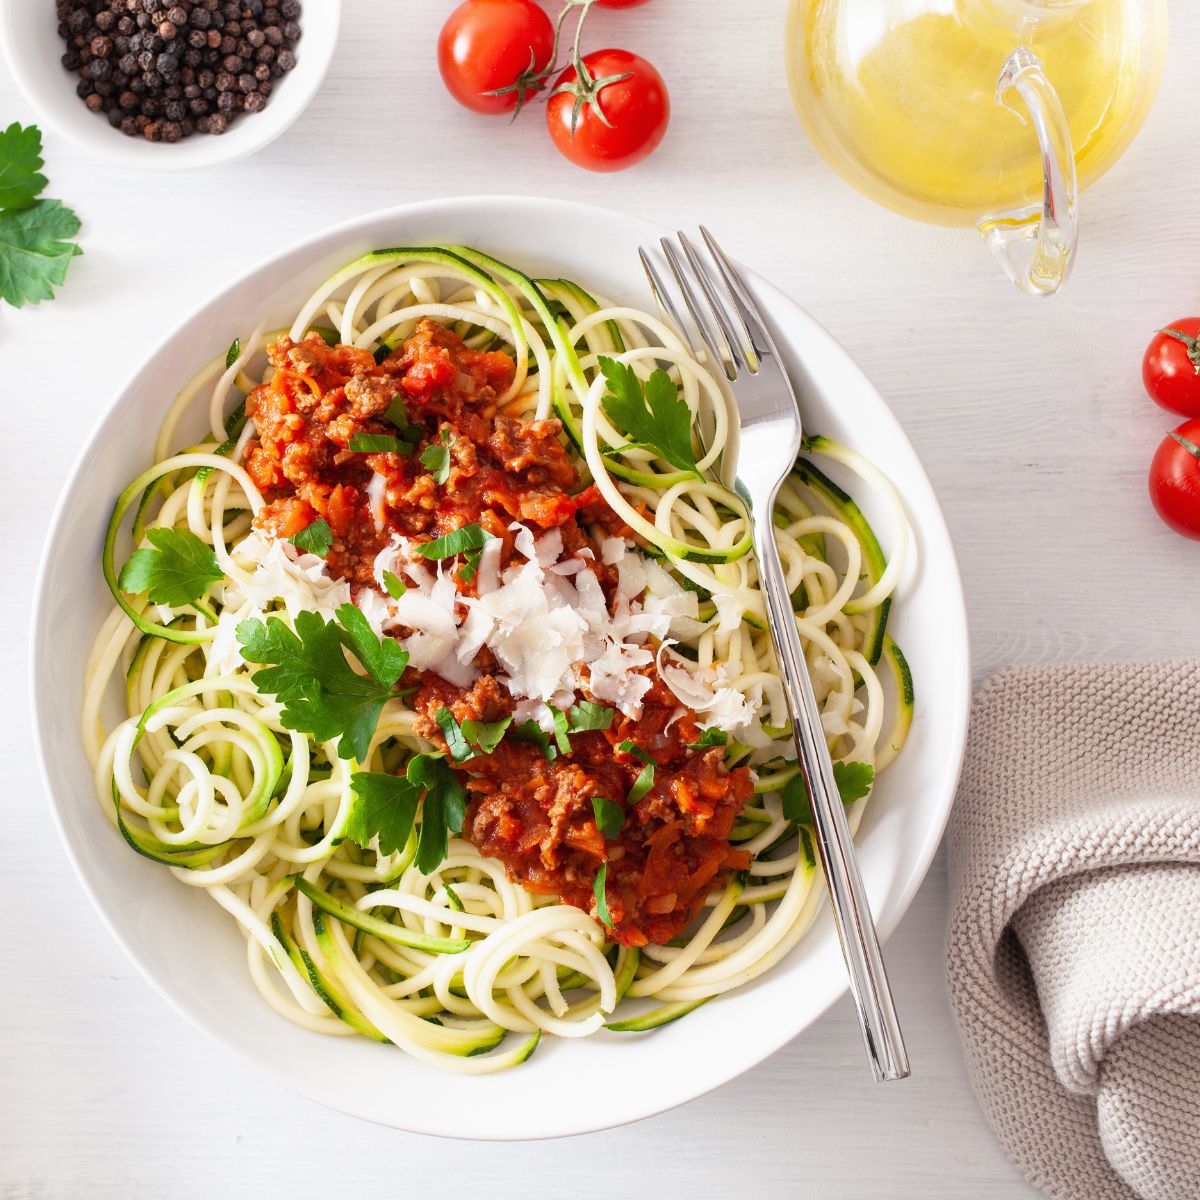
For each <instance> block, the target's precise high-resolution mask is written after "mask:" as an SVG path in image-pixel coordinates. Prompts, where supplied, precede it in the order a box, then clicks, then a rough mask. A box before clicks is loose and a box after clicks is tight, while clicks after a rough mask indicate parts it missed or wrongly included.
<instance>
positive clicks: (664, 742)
mask: <svg viewBox="0 0 1200 1200" xmlns="http://www.w3.org/2000/svg"><path fill="white" fill-rule="evenodd" d="M267 353H268V357H269V359H270V362H271V364H272V365H273V366H274V368H275V373H274V376H273V378H272V380H271V382H270V383H268V384H264V385H263V386H261V387H258V388H255V389H254V391H252V392H251V393H250V395H249V397H248V398H247V401H246V411H247V414H248V415H249V417H250V418H251V419H252V420H253V421H254V424H255V433H256V436H255V437H254V438H253V439H252V440H251V441H250V442H249V443H248V444H247V447H246V453H245V467H246V470H247V472H248V473H249V475H250V477H251V479H253V480H254V482H255V484H256V485H257V486H258V487H259V488H260V489H261V490H262V492H263V494H264V497H265V499H266V501H267V503H266V505H265V506H264V508H263V509H262V510H261V511H260V513H259V514H258V516H257V517H256V518H255V523H256V525H257V526H258V527H259V528H260V529H262V530H263V531H264V532H267V533H269V534H271V535H273V536H276V537H282V538H290V537H292V536H293V535H294V534H296V533H297V532H299V531H300V530H301V529H304V528H305V527H307V526H308V525H310V524H311V523H312V522H313V521H315V520H317V519H318V518H323V519H324V520H325V521H327V522H328V524H329V527H330V529H331V531H332V533H333V537H334V541H333V546H332V548H331V549H330V551H329V553H328V555H327V556H326V562H327V564H328V567H329V569H330V571H331V573H333V574H334V575H336V576H338V577H340V578H343V579H347V580H349V581H350V582H352V583H356V584H359V585H365V586H372V587H374V586H375V581H374V571H373V564H374V559H375V557H376V555H377V554H378V553H379V551H380V550H381V549H383V547H384V546H385V545H387V544H388V542H389V541H390V539H391V536H392V534H393V533H400V534H403V535H404V536H405V537H409V538H412V539H413V540H415V541H429V540H432V539H433V538H437V537H441V536H443V535H445V534H447V533H450V532H452V531H453V530H455V529H459V528H461V527H462V526H464V525H468V524H479V525H481V526H483V528H484V529H486V530H487V531H488V532H489V533H491V534H493V535H494V536H495V537H497V538H500V539H502V541H503V547H502V562H507V560H508V558H509V557H510V556H511V554H512V552H513V537H514V535H513V533H512V531H511V530H510V528H509V526H510V525H512V523H513V522H514V521H520V522H521V523H523V524H525V525H526V526H529V527H533V528H534V530H535V532H536V531H537V530H544V529H552V528H556V529H559V530H560V531H561V532H562V536H563V545H564V550H565V552H566V553H568V554H569V553H570V552H571V551H573V550H577V549H580V548H582V547H584V546H591V547H592V549H593V552H595V553H596V562H597V564H598V563H599V554H598V552H597V551H598V547H597V546H595V545H594V544H593V542H592V539H591V538H590V536H589V534H588V532H587V531H586V529H585V528H584V525H583V524H581V521H582V522H583V523H584V524H588V525H598V526H599V527H600V528H601V529H602V530H603V531H605V532H606V533H608V534H615V535H622V536H623V535H626V534H628V532H629V531H628V529H627V528H626V527H625V526H624V525H623V524H622V522H621V521H620V520H619V519H618V518H617V517H616V515H615V514H614V513H613V512H612V511H611V509H609V508H608V506H607V505H606V504H605V503H604V502H603V500H602V499H601V497H600V496H599V494H598V492H597V491H596V489H595V488H594V487H589V488H583V489H581V488H580V479H579V475H578V472H577V470H576V468H575V465H574V463H573V462H572V461H571V458H570V456H569V455H568V453H567V450H566V449H565V447H564V445H563V443H562V439H561V432H562V430H561V425H560V423H559V422H558V421H557V420H546V421H536V420H535V421H528V420H524V419H521V418H518V417H516V416H514V415H512V414H510V413H506V412H505V411H503V409H502V408H501V405H500V403H499V397H500V396H501V395H503V394H504V392H505V390H506V389H507V388H508V387H509V386H510V385H511V383H512V380H513V374H514V364H513V360H512V359H511V358H510V357H509V356H508V355H506V354H503V353H500V352H496V351H476V350H471V349H468V348H467V347H466V346H464V345H463V343H462V340H461V339H460V338H459V337H458V336H457V335H456V334H454V333H453V332H452V331H450V330H447V329H445V328H443V327H442V326H440V325H438V324H437V323H435V322H432V321H422V322H421V323H420V324H419V325H418V326H417V328H416V330H415V331H414V333H413V336H412V337H410V338H409V339H408V340H407V341H406V342H405V343H404V344H403V345H402V346H401V347H399V348H398V349H397V350H396V351H395V352H393V353H392V354H389V355H388V356H387V357H385V358H383V359H382V361H380V362H378V363H377V362H376V361H375V358H374V356H373V355H372V354H371V353H369V352H368V351H366V350H360V349H357V348H355V347H352V346H341V345H337V346H328V345H326V343H325V342H324V341H323V340H322V339H321V337H320V336H319V335H317V334H315V333H310V334H308V335H307V336H306V337H305V338H304V339H303V340H302V341H300V342H295V341H292V340H291V339H290V338H287V337H283V338H280V339H278V340H277V341H276V342H274V343H272V345H271V346H270V347H269V348H268V351H267ZM356 434H368V435H371V434H374V435H387V436H391V437H397V438H400V439H401V440H402V441H404V442H406V443H409V444H411V446H412V449H411V452H398V451H393V450H387V451H378V452H373V453H363V452H359V451H355V450H351V449H350V443H351V439H352V438H354V437H355V435H356ZM432 445H442V446H446V448H447V449H448V451H449V471H448V474H447V477H446V479H445V481H444V482H443V483H438V482H437V480H436V479H435V477H434V475H433V474H432V473H431V471H430V469H429V468H428V467H426V466H425V465H423V464H422V463H421V461H420V456H421V453H422V452H423V450H425V449H426V448H428V447H429V446H432ZM377 477H381V478H382V481H383V482H382V489H383V491H382V496H383V503H382V505H378V504H377V503H376V502H374V501H373V500H372V495H371V490H372V489H374V491H375V492H376V494H378V492H379V488H380V486H381V485H380V484H378V483H374V482H373V481H374V480H375V479H376V478H377ZM380 509H382V511H380ZM596 570H597V573H598V575H599V577H600V581H601V584H602V585H603V586H604V588H605V590H606V592H608V593H609V594H610V595H611V590H612V588H613V585H614V579H613V574H614V573H613V572H612V570H611V568H605V567H601V566H599V565H597V567H596ZM474 586H475V585H474V582H473V581H469V580H466V579H464V578H463V577H462V575H461V574H460V577H459V580H458V587H459V591H460V592H462V593H470V592H471V591H473V589H474ZM487 653H488V652H487V651H484V652H483V653H482V654H481V656H480V659H479V660H477V663H476V665H477V666H479V667H480V668H482V669H484V670H486V669H487V661H486V657H487ZM646 674H647V675H648V677H649V678H650V680H651V687H650V690H649V692H648V693H647V695H646V697H645V698H644V700H643V706H642V711H641V715H640V716H639V718H638V719H637V720H636V721H635V720H632V719H629V718H625V717H623V716H621V714H620V713H617V714H615V718H614V720H613V723H612V726H611V728H610V729H607V730H602V731H589V732H585V733H573V734H571V735H570V743H571V751H570V753H569V754H561V755H558V756H557V757H555V758H554V760H553V761H551V760H550V759H549V758H547V756H546V754H545V753H544V752H543V750H542V749H541V747H539V746H538V745H536V744H532V743H529V742H524V741H519V740H517V739H516V738H515V737H513V736H512V735H511V734H510V735H509V736H506V737H505V738H504V739H503V740H502V741H501V743H500V744H499V745H498V746H497V747H496V750H495V752H494V753H492V754H490V755H484V754H479V755H476V756H475V757H474V758H472V759H471V760H469V761H468V762H466V763H464V764H461V765H458V766H456V767H455V769H456V770H457V771H458V772H459V774H460V775H461V776H462V778H463V782H464V785H465V787H466V788H467V791H468V794H469V796H470V806H469V809H468V812H467V820H466V824H465V826H464V830H463V834H464V836H465V837H467V838H469V839H470V840H471V841H472V842H473V843H474V844H475V845H476V846H477V847H478V848H479V849H480V851H481V852H482V853H484V854H486V855H490V856H492V857H495V858H498V859H499V860H500V861H501V862H503V863H504V865H505V867H506V868H507V870H508V873H509V875H510V877H511V878H513V879H514V880H518V881H519V882H520V883H521V884H522V885H523V886H524V887H525V888H526V889H528V890H529V891H532V892H539V893H546V894H553V895H558V896H560V897H561V898H562V899H563V900H564V901H566V902H567V903H569V904H573V905H575V906H577V907H579V908H582V909H584V910H586V911H589V912H592V913H593V914H596V913H597V904H596V900H595V896H594V894H593V885H594V882H595V879H596V875H597V872H598V871H599V869H600V867H601V865H603V864H607V869H606V888H605V899H606V904H607V908H608V911H609V915H610V917H611V920H612V929H613V933H614V936H615V937H616V939H617V940H618V941H619V942H621V943H623V944H625V945H630V946H641V945H645V944H647V943H655V944H662V943H665V942H668V941H670V940H671V938H673V937H675V936H676V935H677V934H679V933H680V932H681V931H682V930H683V929H684V928H685V927H686V926H687V925H688V923H689V922H690V921H691V920H692V919H693V918H694V917H695V916H696V915H697V913H698V912H699V911H700V909H701V907H702V906H703V903H704V898H705V896H707V895H708V893H709V892H710V891H711V890H712V889H713V888H714V887H715V886H716V885H717V883H718V882H719V879H720V877H721V876H723V875H724V874H726V873H728V872H730V871H736V870H741V869H743V868H745V867H746V866H747V865H748V855H747V854H746V852H745V851H741V850H738V849H736V848H734V847H732V846H731V845H730V844H729V834H730V830H731V829H732V827H733V823H734V821H735V819H736V817H737V814H738V813H739V812H740V811H741V808H742V805H743V804H744V803H745V802H746V800H747V799H748V798H749V796H750V795H751V793H752V791H753V787H752V784H751V780H750V776H749V773H748V771H747V770H746V769H745V768H738V769H735V770H732V771H731V770H728V769H727V768H726V767H725V765H724V761H723V752H722V750H721V748H720V747H714V748H708V749H695V750H693V749H690V748H689V746H690V744H691V743H695V742H697V741H698V740H699V736H700V731H699V729H698V727H697V723H696V717H695V714H694V713H692V712H690V711H688V710H687V709H685V708H683V706H681V705H680V703H679V701H678V700H677V699H676V697H675V696H674V694H673V693H672V692H671V691H670V689H669V688H667V686H666V685H665V684H664V683H663V682H662V680H661V679H659V677H658V675H657V672H656V671H655V669H654V668H653V667H649V668H647V669H646ZM419 684H420V690H419V692H418V693H417V694H416V696H414V697H413V701H412V703H413V707H414V708H415V710H416V711H417V713H418V719H417V731H418V732H419V733H420V734H421V735H422V736H424V737H426V738H428V739H429V740H430V741H431V742H433V743H434V744H436V745H438V746H440V747H445V745H446V743H445V740H444V737H443V734H442V730H441V727H440V726H439V725H438V724H437V722H436V721H435V720H434V715H435V714H436V712H437V711H439V710H440V709H441V708H442V707H447V708H449V709H450V710H451V712H452V713H453V714H454V715H455V717H456V719H458V720H459V721H460V722H461V721H463V720H467V719H475V720H481V721H495V720H501V719H503V718H504V717H506V716H510V715H511V714H512V705H513V700H512V698H511V696H510V695H509V694H508V692H507V690H506V689H505V688H504V687H503V686H501V685H500V684H499V683H498V682H497V680H496V679H495V678H494V677H493V676H492V675H488V674H485V675H483V676H482V677H481V678H480V679H479V680H478V681H477V682H476V683H475V685H474V686H473V687H472V688H470V689H462V688H457V687H454V686H452V685H451V684H449V683H447V682H446V681H445V680H444V679H441V678H440V677H439V676H437V675H435V674H433V673H432V672H428V671H426V672H423V673H421V674H420V678H419ZM581 698H582V699H589V698H590V697H587V696H586V695H585V696H582V697H581ZM626 740H628V741H630V742H632V743H633V744H634V745H635V746H637V747H638V748H639V749H640V750H641V751H643V752H644V753H645V754H646V755H648V756H649V757H650V758H651V759H652V760H653V762H654V782H653V786H652V787H651V788H650V790H649V791H648V792H647V794H646V795H645V796H643V797H642V798H641V799H640V800H638V801H637V802H636V803H633V804H630V803H629V802H628V799H627V798H628V796H629V793H630V790H631V788H633V786H634V783H635V781H636V780H637V779H638V777H639V775H640V774H641V773H642V770H643V767H644V766H645V763H644V762H643V761H642V759H640V758H639V757H638V756H637V755H635V754H633V753H630V752H626V751H622V750H620V749H619V747H620V745H621V744H622V743H623V742H625V741H626ZM594 797H603V798H605V799H607V800H610V801H612V802H613V803H615V804H617V805H619V806H620V807H621V809H622V811H623V812H624V813H625V820H624V824H623V825H622V828H621V831H620V833H619V834H618V835H617V836H616V837H615V838H612V839H607V840H606V839H605V837H604V836H603V834H602V833H601V832H600V831H599V830H598V829H597V827H596V820H595V814H594V810H593V806H592V799H593V798H594Z"/></svg>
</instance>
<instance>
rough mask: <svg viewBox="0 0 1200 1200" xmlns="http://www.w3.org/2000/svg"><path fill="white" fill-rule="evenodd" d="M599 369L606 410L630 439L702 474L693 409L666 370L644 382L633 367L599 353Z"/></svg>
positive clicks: (680, 467)
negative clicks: (695, 448) (694, 443)
mask: <svg viewBox="0 0 1200 1200" xmlns="http://www.w3.org/2000/svg"><path fill="white" fill-rule="evenodd" d="M600 370H601V371H602V372H603V373H604V380H605V383H606V384H607V385H608V390H607V391H606V392H605V394H604V399H603V402H602V403H603V405H604V411H605V412H606V413H607V414H608V416H609V418H610V419H611V420H612V421H613V423H614V424H615V425H616V426H617V428H619V429H622V430H624V432H625V433H626V435H627V436H628V437H629V438H630V443H631V444H632V445H637V446H645V447H647V448H649V449H652V450H654V451H655V452H656V453H658V454H659V455H661V457H662V458H664V459H665V460H666V461H667V462H669V463H670V464H671V466H673V467H677V468H678V469H679V470H681V471H691V472H693V473H695V474H699V471H698V469H697V467H696V455H695V452H694V451H693V450H692V410H691V409H690V408H688V406H687V404H686V402H685V401H684V400H683V399H682V398H681V397H680V395H679V389H678V388H677V387H676V386H675V384H674V382H673V381H672V379H671V377H670V376H669V375H668V374H667V373H666V371H663V370H661V369H659V370H655V371H654V372H653V373H652V374H651V375H650V378H649V379H647V380H646V382H645V384H644V385H643V383H642V381H641V379H640V378H639V376H638V373H637V372H636V371H635V370H634V369H633V367H631V366H630V365H629V364H628V363H622V362H618V361H617V360H616V359H615V358H609V357H608V356H607V355H601V356H600Z"/></svg>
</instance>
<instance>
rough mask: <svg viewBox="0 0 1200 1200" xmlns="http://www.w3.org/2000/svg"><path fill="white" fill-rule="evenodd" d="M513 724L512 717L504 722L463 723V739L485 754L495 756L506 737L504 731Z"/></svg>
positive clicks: (468, 721)
mask: <svg viewBox="0 0 1200 1200" xmlns="http://www.w3.org/2000/svg"><path fill="white" fill-rule="evenodd" d="M511 724H512V717H505V718H504V720H503V721H471V720H467V721H464V722H463V723H462V731H463V737H465V738H466V739H467V741H468V742H470V743H471V744H472V745H473V746H478V747H479V749H480V750H482V751H483V752H484V754H493V753H494V752H495V750H496V747H497V746H498V745H500V739H501V738H503V737H504V731H505V730H506V729H507V728H508V727H509V726H510V725H511Z"/></svg>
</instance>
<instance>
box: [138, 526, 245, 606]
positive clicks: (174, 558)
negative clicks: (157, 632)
mask: <svg viewBox="0 0 1200 1200" xmlns="http://www.w3.org/2000/svg"><path fill="white" fill-rule="evenodd" d="M146 540H147V541H148V542H149V543H150V545H149V546H146V547H143V548H142V549H141V550H135V551H134V552H133V554H131V555H130V556H129V561H128V562H127V563H126V564H125V565H124V566H123V567H122V568H121V574H120V577H119V578H118V580H117V583H118V584H119V585H120V587H121V588H122V589H123V590H124V591H126V592H130V593H132V594H133V595H135V596H138V595H142V594H145V595H146V597H147V598H148V599H149V601H150V603H151V604H168V605H170V606H171V607H172V608H179V607H182V606H183V605H185V604H194V603H195V602H196V601H197V600H199V599H200V597H201V596H203V595H204V593H205V592H206V591H207V590H208V589H209V588H210V587H211V586H212V585H213V584H214V583H217V582H218V581H219V580H221V579H223V578H224V577H225V572H224V571H222V570H221V567H220V564H219V563H218V562H217V556H216V555H215V554H214V553H213V551H212V547H211V546H209V545H208V543H207V542H202V541H201V540H200V539H199V538H198V537H197V536H196V535H195V534H194V533H192V531H191V530H190V529H178V528H175V527H171V528H158V529H148V530H147V531H146Z"/></svg>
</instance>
